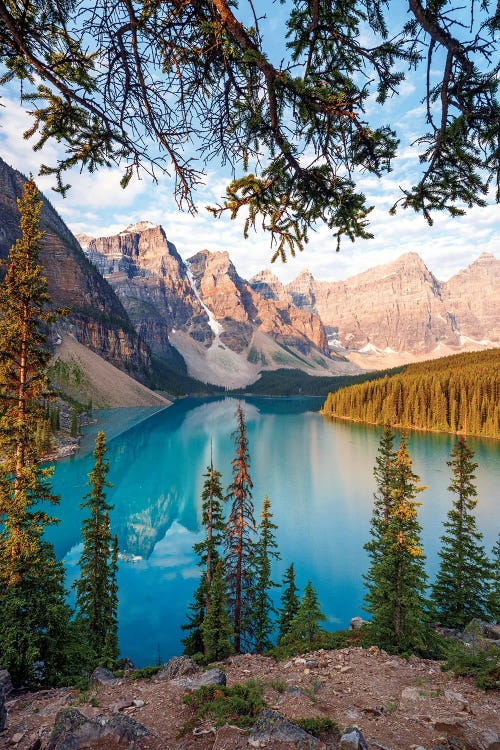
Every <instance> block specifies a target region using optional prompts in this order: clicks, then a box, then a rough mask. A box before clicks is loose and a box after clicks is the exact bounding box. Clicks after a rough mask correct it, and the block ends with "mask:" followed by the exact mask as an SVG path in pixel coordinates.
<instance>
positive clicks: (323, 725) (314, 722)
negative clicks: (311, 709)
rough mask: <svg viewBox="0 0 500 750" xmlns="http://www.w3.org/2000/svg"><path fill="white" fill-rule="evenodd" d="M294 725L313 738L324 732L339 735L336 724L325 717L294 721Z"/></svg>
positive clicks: (338, 728)
mask: <svg viewBox="0 0 500 750" xmlns="http://www.w3.org/2000/svg"><path fill="white" fill-rule="evenodd" d="M294 723H295V724H297V726H299V727H300V728H301V729H303V730H304V732H308V733H309V734H312V735H313V737H318V735H320V734H323V733H326V732H334V733H335V734H340V727H339V726H338V724H337V723H336V722H335V721H333V719H329V718H327V717H325V716H313V717H310V718H307V719H294Z"/></svg>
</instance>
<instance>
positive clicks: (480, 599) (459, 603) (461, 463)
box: [431, 437, 490, 628]
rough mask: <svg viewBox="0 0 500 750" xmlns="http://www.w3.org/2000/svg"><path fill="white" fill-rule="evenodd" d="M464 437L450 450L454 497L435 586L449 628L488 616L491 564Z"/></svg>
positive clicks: (437, 612) (438, 611)
mask: <svg viewBox="0 0 500 750" xmlns="http://www.w3.org/2000/svg"><path fill="white" fill-rule="evenodd" d="M473 458H474V452H473V451H472V449H471V448H470V447H469V446H468V445H467V441H466V440H465V438H464V437H459V439H458V441H457V444H456V445H455V447H454V448H453V449H452V451H451V461H448V462H447V463H448V466H450V467H451V472H452V477H451V484H450V486H449V487H448V490H449V491H450V492H452V493H453V495H454V501H453V505H452V508H451V510H450V511H449V512H448V517H447V520H446V521H445V522H444V528H445V533H444V534H443V536H442V537H441V549H440V551H439V557H440V558H441V564H440V567H439V570H438V573H437V576H436V581H435V583H434V585H433V587H432V595H431V600H432V604H433V610H434V612H433V613H434V616H435V617H436V619H437V620H438V621H439V623H440V624H441V625H444V626H445V627H448V628H464V627H465V626H466V625H467V624H468V623H469V622H470V620H471V619H472V618H474V617H479V618H481V619H484V618H485V617H487V610H488V588H489V586H488V584H489V577H490V565H489V562H488V559H487V557H486V553H485V551H484V547H483V546H482V544H481V542H482V534H480V532H479V531H478V529H477V526H476V518H475V515H474V511H475V508H476V505H477V491H476V488H475V486H474V479H475V474H474V472H475V470H476V469H477V463H475V461H474V460H473Z"/></svg>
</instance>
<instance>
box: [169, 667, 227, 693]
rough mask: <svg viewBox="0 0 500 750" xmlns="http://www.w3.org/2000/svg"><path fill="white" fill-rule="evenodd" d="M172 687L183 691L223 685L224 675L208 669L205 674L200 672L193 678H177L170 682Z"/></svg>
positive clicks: (217, 670) (219, 671) (216, 670)
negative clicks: (174, 686)
mask: <svg viewBox="0 0 500 750" xmlns="http://www.w3.org/2000/svg"><path fill="white" fill-rule="evenodd" d="M171 682H172V685H176V686H177V687H181V688H184V690H189V691H190V692H191V691H192V690H198V688H201V687H205V686H206V685H225V684H226V675H225V674H224V672H221V670H220V669H208V670H207V671H206V672H201V673H200V674H199V675H196V676H195V677H179V678H178V679H176V680H172V681H171Z"/></svg>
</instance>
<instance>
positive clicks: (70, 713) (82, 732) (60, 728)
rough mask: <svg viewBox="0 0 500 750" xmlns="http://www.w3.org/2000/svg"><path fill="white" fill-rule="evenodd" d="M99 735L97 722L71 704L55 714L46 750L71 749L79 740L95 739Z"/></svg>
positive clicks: (76, 745)
mask: <svg viewBox="0 0 500 750" xmlns="http://www.w3.org/2000/svg"><path fill="white" fill-rule="evenodd" d="M98 737H99V724H98V723H97V722H95V721H92V720H91V719H87V717H86V716H84V715H83V714H82V713H80V711H78V709H76V708H73V707H72V706H69V707H66V708H62V709H61V710H60V711H59V713H58V714H57V716H56V720H55V723H54V729H53V730H52V734H51V735H50V739H49V744H48V746H47V748H48V750H73V748H76V747H78V742H79V741H83V740H85V741H89V740H95V739H97V738H98Z"/></svg>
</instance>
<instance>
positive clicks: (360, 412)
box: [322, 349, 500, 438]
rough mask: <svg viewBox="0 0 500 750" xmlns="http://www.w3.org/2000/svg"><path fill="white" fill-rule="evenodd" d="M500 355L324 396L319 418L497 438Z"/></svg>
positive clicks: (414, 368)
mask: <svg viewBox="0 0 500 750" xmlns="http://www.w3.org/2000/svg"><path fill="white" fill-rule="evenodd" d="M499 365H500V349H488V350H486V351H482V352H471V353H467V354H455V355H452V356H451V357H442V358H441V359H435V360H430V361H427V362H419V363H417V364H412V365H408V366H407V367H405V368H404V370H403V371H402V372H400V373H398V374H396V375H392V376H391V377H387V376H386V377H384V378H382V379H380V380H377V381H370V382H365V383H362V384H360V385H352V386H349V387H347V388H342V389H340V390H338V391H337V392H336V393H329V394H328V396H327V399H326V401H325V404H324V406H323V410H322V411H323V414H325V415H327V416H330V417H339V418H341V419H350V420H353V421H356V422H369V423H371V424H390V425H392V426H393V427H408V428H410V429H411V428H413V429H420V430H437V431H442V432H455V433H465V434H467V435H482V436H484V437H494V438H500V375H499V373H500V367H499Z"/></svg>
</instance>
